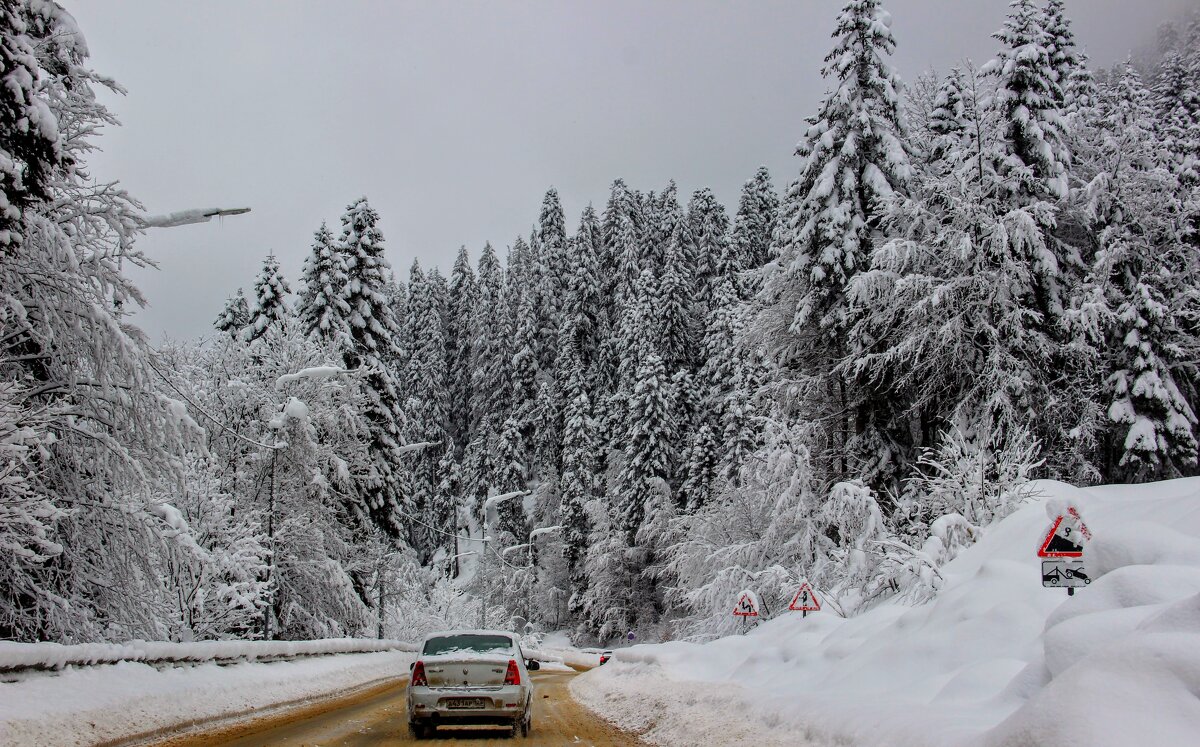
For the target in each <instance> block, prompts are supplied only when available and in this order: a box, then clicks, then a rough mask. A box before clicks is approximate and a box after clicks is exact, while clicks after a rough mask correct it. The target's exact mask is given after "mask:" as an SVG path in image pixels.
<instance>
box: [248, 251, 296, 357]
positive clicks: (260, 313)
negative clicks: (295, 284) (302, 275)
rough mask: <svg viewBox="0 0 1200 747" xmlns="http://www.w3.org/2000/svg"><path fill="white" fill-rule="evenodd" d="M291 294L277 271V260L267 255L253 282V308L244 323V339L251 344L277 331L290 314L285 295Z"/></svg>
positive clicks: (272, 255) (280, 272)
mask: <svg viewBox="0 0 1200 747" xmlns="http://www.w3.org/2000/svg"><path fill="white" fill-rule="evenodd" d="M289 293H291V288H289V287H288V282H287V278H285V277H284V276H283V272H282V271H281V270H280V269H279V260H277V259H275V254H274V253H271V254H268V255H267V258H266V259H265V260H263V267H262V271H261V272H259V274H258V278H257V279H256V280H255V281H254V307H253V308H252V309H251V310H250V319H249V320H248V321H247V322H246V331H245V338H246V340H247V341H248V342H253V341H254V340H257V339H259V338H260V337H262V336H263V335H265V334H267V332H268V331H270V330H271V329H275V330H277V331H278V330H279V328H280V327H282V326H283V324H284V323H285V322H286V321H287V318H288V315H289V314H290V313H291V312H290V310H289V309H288V305H287V295H288V294H289Z"/></svg>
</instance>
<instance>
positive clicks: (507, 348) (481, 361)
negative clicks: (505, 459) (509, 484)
mask: <svg viewBox="0 0 1200 747" xmlns="http://www.w3.org/2000/svg"><path fill="white" fill-rule="evenodd" d="M471 319H472V322H471V335H472V337H471V358H472V361H473V366H472V369H471V405H470V418H471V427H470V434H471V440H470V441H469V442H468V447H467V456H466V458H465V459H464V471H463V489H464V491H465V492H466V494H467V495H470V496H473V497H474V498H476V499H479V498H481V497H483V496H485V495H487V492H488V490H489V489H491V488H493V487H495V486H494V482H495V475H494V474H493V470H492V468H491V464H492V449H493V448H494V447H495V444H496V441H497V439H498V438H499V437H500V434H501V431H502V428H503V426H504V423H505V421H506V420H507V418H508V414H509V411H510V409H511V406H512V405H511V403H512V389H511V385H510V383H509V382H510V371H511V367H512V336H511V335H510V333H509V330H508V323H509V322H508V319H509V311H508V299H507V294H506V293H505V282H504V270H503V269H502V268H501V267H500V261H499V259H498V258H497V257H496V251H495V250H494V249H493V248H492V245H491V244H486V245H484V247H483V253H482V254H481V255H480V257H479V294H478V296H477V298H476V302H475V306H474V309H473V310H472V316H471Z"/></svg>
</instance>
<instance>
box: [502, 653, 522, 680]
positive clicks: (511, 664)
mask: <svg viewBox="0 0 1200 747" xmlns="http://www.w3.org/2000/svg"><path fill="white" fill-rule="evenodd" d="M504 684H506V685H519V684H521V670H519V669H517V662H516V660H515V659H509V660H508V671H507V672H506V673H505V674H504Z"/></svg>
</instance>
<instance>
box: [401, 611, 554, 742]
mask: <svg viewBox="0 0 1200 747" xmlns="http://www.w3.org/2000/svg"><path fill="white" fill-rule="evenodd" d="M539 668H540V665H539V664H538V662H536V661H526V659H525V656H524V654H523V653H522V652H521V644H520V639H519V638H518V636H517V635H516V634H514V633H508V632H505V631H501V630H450V631H446V632H443V633H433V634H430V635H428V636H426V637H425V640H424V641H423V642H422V643H421V653H420V656H419V658H418V659H417V660H416V661H415V662H413V664H412V676H411V677H409V680H408V690H407V696H408V728H409V730H410V731H411V732H412V735H413V737H415V738H417V739H424V738H425V737H427V736H429V735H431V734H432V733H433V732H434V731H435V730H436V729H437V728H438V727H439V726H458V725H499V726H508V727H511V728H512V732H513V736H516V735H517V733H518V732H519V733H520V734H521V735H522V736H529V731H530V729H532V728H533V723H532V718H533V717H532V706H533V682H532V681H531V680H530V678H529V671H530V670H537V669H539Z"/></svg>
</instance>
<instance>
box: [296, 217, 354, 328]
mask: <svg viewBox="0 0 1200 747" xmlns="http://www.w3.org/2000/svg"><path fill="white" fill-rule="evenodd" d="M345 286H346V258H345V256H344V255H343V254H342V252H341V251H339V250H338V248H337V247H336V246H335V245H334V240H333V234H332V233H330V231H329V228H328V227H327V226H326V225H325V223H324V222H322V223H321V227H320V228H318V229H317V232H316V233H315V234H313V244H312V254H310V255H309V256H308V258H307V259H306V260H305V261H304V272H303V274H302V275H301V280H300V297H299V298H298V299H297V301H296V316H297V317H298V319H299V323H300V329H301V331H303V332H304V334H306V335H315V336H316V337H317V338H319V339H320V340H322V341H333V342H334V343H336V344H338V345H340V346H344V345H347V344H348V340H347V339H346V338H347V337H348V336H349V334H350V330H349V328H348V327H347V320H348V319H349V317H350V307H349V306H348V305H347V304H346V300H345V299H344V298H343V297H342V293H343V289H344V288H345Z"/></svg>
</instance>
